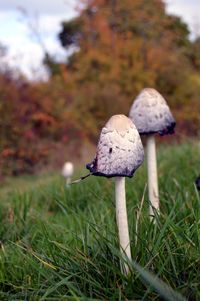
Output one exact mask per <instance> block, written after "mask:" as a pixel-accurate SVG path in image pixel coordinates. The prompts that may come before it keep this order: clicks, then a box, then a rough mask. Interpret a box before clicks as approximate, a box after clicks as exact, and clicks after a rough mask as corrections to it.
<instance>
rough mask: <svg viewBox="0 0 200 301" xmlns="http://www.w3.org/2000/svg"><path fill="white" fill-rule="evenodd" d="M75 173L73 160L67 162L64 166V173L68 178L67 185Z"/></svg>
mask: <svg viewBox="0 0 200 301" xmlns="http://www.w3.org/2000/svg"><path fill="white" fill-rule="evenodd" d="M73 173H74V165H73V163H71V162H65V164H64V165H63V168H62V175H63V177H65V179H66V185H69V183H70V178H71V176H72V175H73Z"/></svg>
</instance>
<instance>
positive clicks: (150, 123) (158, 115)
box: [129, 88, 176, 217]
mask: <svg viewBox="0 0 200 301" xmlns="http://www.w3.org/2000/svg"><path fill="white" fill-rule="evenodd" d="M129 117H130V119H131V120H132V121H133V122H134V124H135V126H136V127H137V130H138V132H139V133H140V135H147V169H148V192H149V200H150V203H151V205H150V216H151V217H153V216H154V215H155V213H154V210H156V211H157V212H159V192H158V176H157V163H156V145H155V136H154V135H155V134H156V133H158V134H160V135H161V136H163V135H167V134H173V133H174V127H175V125H176V122H175V119H174V117H173V116H172V114H171V112H170V109H169V107H168V105H167V103H166V101H165V99H164V98H163V97H162V95H161V94H160V93H159V92H157V91H156V90H155V89H152V88H145V89H143V90H142V91H141V93H140V94H139V95H138V96H137V97H136V99H135V101H134V102H133V105H132V107H131V109H130V113H129Z"/></svg>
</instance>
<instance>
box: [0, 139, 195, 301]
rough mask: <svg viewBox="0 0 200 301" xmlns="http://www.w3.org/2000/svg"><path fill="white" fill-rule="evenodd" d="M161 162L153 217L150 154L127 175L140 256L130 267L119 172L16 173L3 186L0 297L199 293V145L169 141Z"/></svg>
mask: <svg viewBox="0 0 200 301" xmlns="http://www.w3.org/2000/svg"><path fill="white" fill-rule="evenodd" d="M158 167H159V185H160V201H161V215H160V216H159V217H157V224H153V223H152V222H150V221H149V217H148V196H147V190H146V189H145V187H146V166H145V164H143V166H142V168H140V170H138V171H137V173H136V174H135V177H134V178H133V179H127V181H126V185H127V208H128V218H129V228H130V237H131V251H132V257H133V259H134V261H133V262H129V266H130V269H131V272H130V275H129V276H127V277H126V276H124V275H123V274H122V273H121V271H120V259H121V260H122V258H121V255H120V253H119V251H118V250H119V248H118V235H117V229H116V222H115V203H114V185H113V180H112V179H111V180H108V179H104V178H98V177H90V178H88V179H87V180H85V181H83V182H81V183H79V184H76V185H73V186H71V187H70V188H69V189H66V188H65V186H64V181H63V179H62V178H61V177H60V175H59V174H58V175H57V174H52V175H47V174H44V175H40V176H39V177H36V176H33V177H24V178H19V179H8V180H7V183H6V184H5V185H4V186H3V187H2V188H1V189H0V223H1V225H0V300H1V301H3V300H12V301H14V300H18V301H19V300H26V301H27V300H28V301H31V300H53V301H56V300H165V299H166V300H177V301H178V300H190V301H194V300H200V194H199V192H197V190H196V189H195V186H194V180H195V178H196V176H197V175H198V174H199V173H200V149H199V145H198V144H197V143H195V142H188V143H184V144H181V145H174V146H167V145H162V146H161V147H160V148H159V149H158ZM84 173H86V172H85V169H84V167H83V170H82V174H84ZM143 195H144V205H143V207H142V208H141V215H140V217H139V219H138V222H137V228H138V231H137V235H136V231H135V229H136V216H138V212H139V208H140V204H141V200H142V197H143ZM141 267H143V268H144V270H143V269H141ZM149 272H150V274H149ZM152 274H153V275H157V277H156V278H154V277H152ZM158 279H161V280H162V281H163V282H164V283H165V284H163V282H160V281H159V280H158ZM168 287H171V288H172V289H173V290H174V291H176V292H178V293H179V294H180V295H175V293H174V292H173V291H170V289H169V288H168ZM170 294H171V295H170ZM161 296H162V297H161ZM181 296H182V297H181ZM184 298H186V299H184Z"/></svg>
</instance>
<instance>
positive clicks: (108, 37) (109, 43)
mask: <svg viewBox="0 0 200 301" xmlns="http://www.w3.org/2000/svg"><path fill="white" fill-rule="evenodd" d="M0 25H1V26H0V177H1V178H2V179H3V178H4V177H5V176H10V175H14V176H18V175H20V174H24V173H36V172H39V171H41V170H45V169H46V170H47V169H53V168H58V167H60V166H61V165H62V164H63V162H64V161H66V160H70V161H76V162H85V161H86V160H87V159H88V158H89V157H90V154H91V152H92V150H93V145H94V144H95V143H96V142H97V140H98V136H99V130H100V129H101V127H102V126H103V125H104V124H105V122H106V121H107V119H108V118H109V117H110V116H111V115H113V114H116V113H123V114H126V115H127V114H128V112H129V108H130V106H131V104H132V102H133V100H134V98H135V97H136V95H137V94H138V93H139V92H140V90H141V89H143V88H145V87H154V88H156V89H157V90H158V91H159V92H160V93H161V94H162V95H163V96H164V97H165V99H166V100H167V102H168V104H169V106H170V108H171V110H172V112H173V114H174V116H175V118H176V120H177V129H176V134H175V135H173V136H170V137H167V138H162V139H161V141H166V139H167V142H169V143H171V142H172V141H178V142H179V141H181V140H182V139H187V138H188V137H189V138H192V139H199V134H200V2H199V0H190V1H188V0H171V1H170V0H169V1H162V0H149V1H146V0H134V1H133V0H123V1H120V0H79V1H78V0H69V1H68V0H57V1H47V0H43V1H39V0H34V1H32V0H30V1H25V0H21V1H17V0H4V1H1V3H0Z"/></svg>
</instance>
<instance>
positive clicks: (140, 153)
mask: <svg viewBox="0 0 200 301" xmlns="http://www.w3.org/2000/svg"><path fill="white" fill-rule="evenodd" d="M143 160H144V149H143V146H142V142H141V139H140V135H139V133H138V131H137V129H136V127H135V125H134V124H133V122H132V121H131V120H130V119H129V118H128V117H126V116H125V115H114V116H112V117H111V118H110V119H109V120H108V122H107V123H106V125H105V126H104V127H103V129H102V131H101V134H100V138H99V142H98V145H97V152H96V157H95V159H94V160H93V161H92V162H91V163H89V164H87V165H86V167H87V169H89V170H90V171H91V173H92V174H93V175H96V176H104V177H108V178H110V177H132V176H133V174H134V172H135V171H136V169H137V168H138V167H139V166H140V165H141V163H142V162H143Z"/></svg>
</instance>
